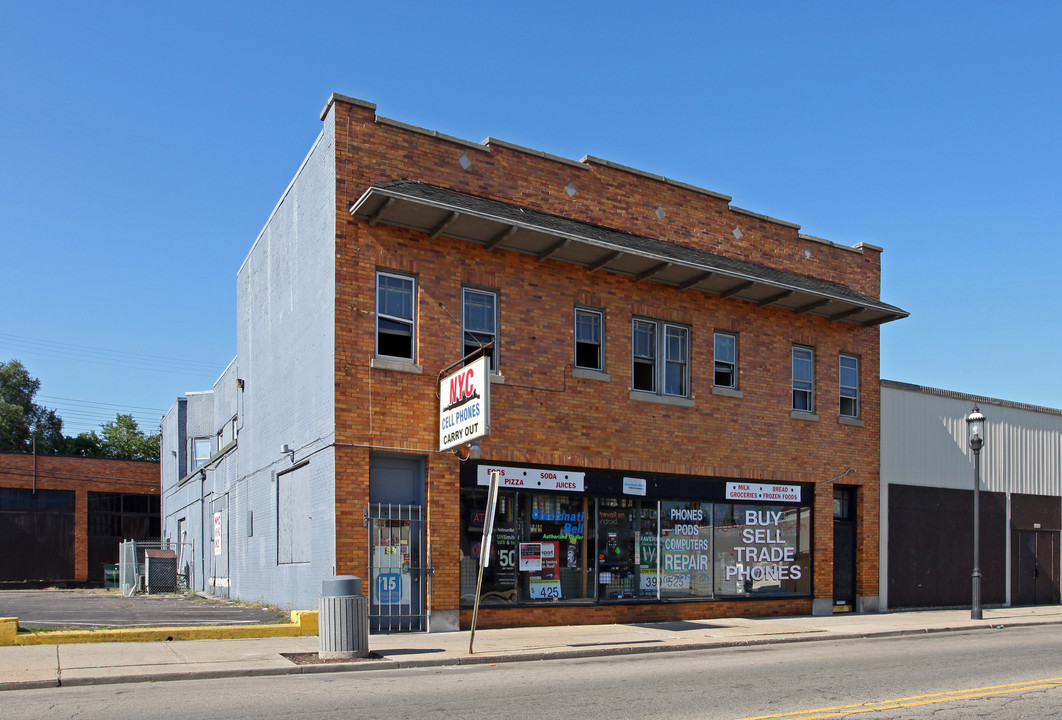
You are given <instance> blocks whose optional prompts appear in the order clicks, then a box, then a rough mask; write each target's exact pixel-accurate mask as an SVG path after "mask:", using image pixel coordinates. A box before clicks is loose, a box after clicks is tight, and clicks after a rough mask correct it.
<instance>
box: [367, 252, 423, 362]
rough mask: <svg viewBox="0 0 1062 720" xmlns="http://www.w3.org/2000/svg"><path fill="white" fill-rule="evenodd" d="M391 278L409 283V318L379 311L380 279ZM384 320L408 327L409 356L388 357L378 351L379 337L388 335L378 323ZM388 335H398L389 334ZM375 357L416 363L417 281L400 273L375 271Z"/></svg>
mask: <svg viewBox="0 0 1062 720" xmlns="http://www.w3.org/2000/svg"><path fill="white" fill-rule="evenodd" d="M382 278H393V279H395V280H401V281H402V282H408V283H409V293H410V295H409V316H408V317H406V316H404V315H393V314H388V313H385V312H383V310H382V309H381V297H382V296H381V293H380V287H381V279H382ZM381 320H385V321H387V322H390V323H394V324H396V325H403V326H408V327H409V355H408V356H406V355H389V354H386V353H384V352H382V351H381V350H380V335H381V334H385V333H388V331H385V330H383V329H382V328H381V327H380V321H381ZM388 334H395V335H397V334H399V333H396V332H391V333H388ZM375 340H376V357H380V358H387V359H389V360H396V361H399V362H408V363H413V362H416V358H417V279H416V278H415V277H413V276H412V275H403V274H401V273H395V272H388V271H386V270H377V271H376V338H375Z"/></svg>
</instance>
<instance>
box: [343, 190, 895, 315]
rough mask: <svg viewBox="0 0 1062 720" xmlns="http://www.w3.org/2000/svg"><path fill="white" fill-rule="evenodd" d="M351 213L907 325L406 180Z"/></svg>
mask: <svg viewBox="0 0 1062 720" xmlns="http://www.w3.org/2000/svg"><path fill="white" fill-rule="evenodd" d="M350 212H351V214H352V215H354V217H356V218H359V219H362V220H365V221H366V222H368V224H369V225H376V224H381V223H382V224H384V225H391V226H394V227H399V228H405V229H408V230H415V231H418V232H423V233H426V234H427V235H429V236H430V237H433V238H434V237H440V236H445V237H448V238H452V239H454V240H461V241H464V242H471V243H475V244H477V245H481V246H483V247H485V248H487V249H488V250H510V251H512V252H518V253H523V254H525V255H531V256H534V257H536V258H537V259H538V260H539V261H544V260H547V259H548V260H556V261H558V262H565V263H571V264H574V265H579V266H581V267H584V268H586V269H588V270H590V271H605V272H612V273H618V274H620V275H626V276H628V277H632V278H634V279H636V280H638V281H639V282H654V283H660V284H662V285H669V286H672V287H677V288H680V289H683V290H697V291H700V292H705V293H711V294H713V295H718V296H720V297H724V298H734V299H737V300H745V301H747V302H753V303H756V304H758V305H760V306H772V307H778V308H784V309H787V310H791V311H793V312H795V313H801V314H802V313H807V314H809V315H817V316H820V317H825V318H827V319H829V320H834V321H843V322H849V323H854V324H857V325H862V326H865V327H870V326H874V325H880V324H882V323H886V322H891V321H892V320H899V319H901V318H905V317H907V316H908V313H907V312H905V311H904V310H901V309H900V308H898V307H895V306H892V305H888V304H886V303H883V302H881V301H880V300H877V299H875V298H872V297H869V296H867V295H863V294H862V293H858V292H856V291H855V290H853V289H852V288H850V287H848V286H847V285H842V284H840V283H834V282H830V281H827V280H821V279H819V278H813V277H810V276H807V275H800V274H799V273H794V272H789V271H785V270H778V269H776V268H772V267H768V266H766V265H761V264H759V263H754V262H750V261H747V260H740V259H737V258H730V257H726V256H723V255H717V254H715V253H710V252H706V251H703V250H696V249H694V248H689V247H686V246H683V245H677V244H675V243H670V242H664V241H662V240H655V239H652V238H647V237H643V236H640V235H633V234H631V233H627V232H623V231H620V230H615V229H612V228H607V227H602V226H600V225H594V224H591V223H584V222H580V221H578V220H571V219H569V218H564V217H561V216H558V215H551V214H549V213H543V212H540V211H537V210H530V209H528V208H523V207H520V206H517V205H513V204H510V203H504V202H499V201H497V200H488V199H486V198H480V197H475V196H473V195H466V194H464V193H459V192H455V191H453V190H447V189H445V188H440V187H436V186H434V185H428V184H426V183H422V182H418V181H413V180H398V181H394V182H388V183H381V184H378V185H373V186H372V187H370V188H369V189H368V190H366V191H365V193H364V194H363V195H362V196H361V197H360V198H358V200H357V202H355V203H354V204H353V205H352V206H351V208H350Z"/></svg>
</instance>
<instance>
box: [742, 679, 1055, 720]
mask: <svg viewBox="0 0 1062 720" xmlns="http://www.w3.org/2000/svg"><path fill="white" fill-rule="evenodd" d="M1060 685H1062V677H1055V678H1044V679H1042V680H1027V681H1025V682H1020V683H1009V684H1006V685H989V686H988V687H982V688H968V689H966V690H949V691H948V692H942V693H933V694H932V695H913V696H911V697H902V698H895V699H892V700H879V701H877V702H864V703H853V704H852V705H836V706H834V707H823V708H815V709H814V710H801V711H795V712H787V713H776V714H774V715H757V716H755V717H747V718H741V719H740V720H777V719H778V718H789V719H790V720H814V719H815V718H828V717H843V716H844V715H852V714H855V713H866V712H875V711H878V710H893V709H896V708H902V707H915V706H918V705H933V704H936V703H943V702H951V701H953V700H970V699H972V698H979V697H990V696H992V695H1005V694H1007V693H1015V692H1022V691H1023V690H1043V689H1048V688H1055V687H1059V686H1060Z"/></svg>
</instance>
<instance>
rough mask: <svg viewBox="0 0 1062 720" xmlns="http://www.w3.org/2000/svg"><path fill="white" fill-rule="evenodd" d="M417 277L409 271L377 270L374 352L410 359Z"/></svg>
mask: <svg viewBox="0 0 1062 720" xmlns="http://www.w3.org/2000/svg"><path fill="white" fill-rule="evenodd" d="M415 297H416V281H415V280H414V279H413V278H412V277H409V276H408V275H395V274H393V273H386V272H378V273H376V354H377V355H378V356H380V357H388V358H395V359H398V360H409V361H410V362H412V361H413V348H414V340H415V338H414V328H415V327H416V325H415V318H414V310H413V307H414V298H415Z"/></svg>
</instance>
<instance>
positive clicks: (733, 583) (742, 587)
mask: <svg viewBox="0 0 1062 720" xmlns="http://www.w3.org/2000/svg"><path fill="white" fill-rule="evenodd" d="M715 525H716V535H715V558H716V561H715V592H716V595H717V596H720V597H722V596H733V595H742V596H748V595H758V594H763V595H777V594H787V593H802V594H807V593H810V592H811V509H810V508H807V507H791V506H784V505H744V504H739V503H719V504H717V505H716V506H715Z"/></svg>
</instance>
